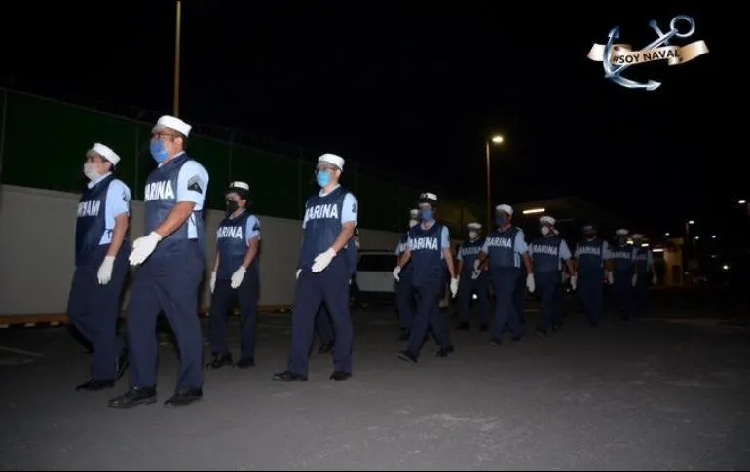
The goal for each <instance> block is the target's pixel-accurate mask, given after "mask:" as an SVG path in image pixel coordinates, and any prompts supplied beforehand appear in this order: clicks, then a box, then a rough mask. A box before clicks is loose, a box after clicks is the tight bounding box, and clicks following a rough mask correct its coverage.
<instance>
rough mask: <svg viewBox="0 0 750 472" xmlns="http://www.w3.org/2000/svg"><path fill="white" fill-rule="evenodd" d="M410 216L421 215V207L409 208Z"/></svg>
mask: <svg viewBox="0 0 750 472" xmlns="http://www.w3.org/2000/svg"><path fill="white" fill-rule="evenodd" d="M409 216H411V217H412V218H416V217H418V216H419V208H412V209H411V210H409Z"/></svg>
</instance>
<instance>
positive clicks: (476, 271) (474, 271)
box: [471, 270, 482, 280]
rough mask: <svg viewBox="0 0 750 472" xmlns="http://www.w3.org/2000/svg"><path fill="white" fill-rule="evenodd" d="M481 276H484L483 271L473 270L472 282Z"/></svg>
mask: <svg viewBox="0 0 750 472" xmlns="http://www.w3.org/2000/svg"><path fill="white" fill-rule="evenodd" d="M480 275H482V271H481V270H472V271H471V280H476V279H478V278H479V276H480Z"/></svg>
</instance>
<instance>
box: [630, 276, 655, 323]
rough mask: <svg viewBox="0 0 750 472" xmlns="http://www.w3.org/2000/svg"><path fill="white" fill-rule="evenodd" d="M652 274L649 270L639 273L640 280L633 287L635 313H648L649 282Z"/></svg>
mask: <svg viewBox="0 0 750 472" xmlns="http://www.w3.org/2000/svg"><path fill="white" fill-rule="evenodd" d="M651 278H652V275H651V274H650V273H648V272H644V273H641V274H638V281H637V282H636V284H635V287H633V314H634V315H637V316H640V315H643V314H645V313H646V302H647V298H648V297H647V294H648V290H647V289H648V283H649V280H651Z"/></svg>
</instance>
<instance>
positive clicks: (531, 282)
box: [526, 273, 536, 293]
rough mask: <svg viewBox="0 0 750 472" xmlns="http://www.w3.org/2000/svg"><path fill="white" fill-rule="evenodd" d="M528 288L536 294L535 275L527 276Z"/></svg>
mask: <svg viewBox="0 0 750 472" xmlns="http://www.w3.org/2000/svg"><path fill="white" fill-rule="evenodd" d="M526 288H528V289H529V292H531V293H534V290H536V281H535V280H534V274H533V273H531V274H529V275H527V276H526Z"/></svg>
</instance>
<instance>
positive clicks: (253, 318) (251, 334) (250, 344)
mask: <svg viewBox="0 0 750 472" xmlns="http://www.w3.org/2000/svg"><path fill="white" fill-rule="evenodd" d="M231 284H232V281H231V280H229V279H226V280H217V281H216V286H215V287H214V293H213V294H212V295H211V319H210V321H209V328H210V329H209V333H210V340H211V352H212V353H214V354H229V353H230V351H229V326H228V325H229V323H228V322H229V312H230V310H231V309H232V307H233V306H234V302H235V301H237V302H238V304H239V306H240V326H241V328H240V346H241V348H240V349H241V356H242V359H255V333H256V327H257V324H258V299H259V297H260V284H259V281H258V274H257V272H255V270H253V269H252V268H251V269H249V270H247V271H246V272H245V278H244V279H242V284H241V285H240V286H239V287H237V289H233V288H232V285H231Z"/></svg>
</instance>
